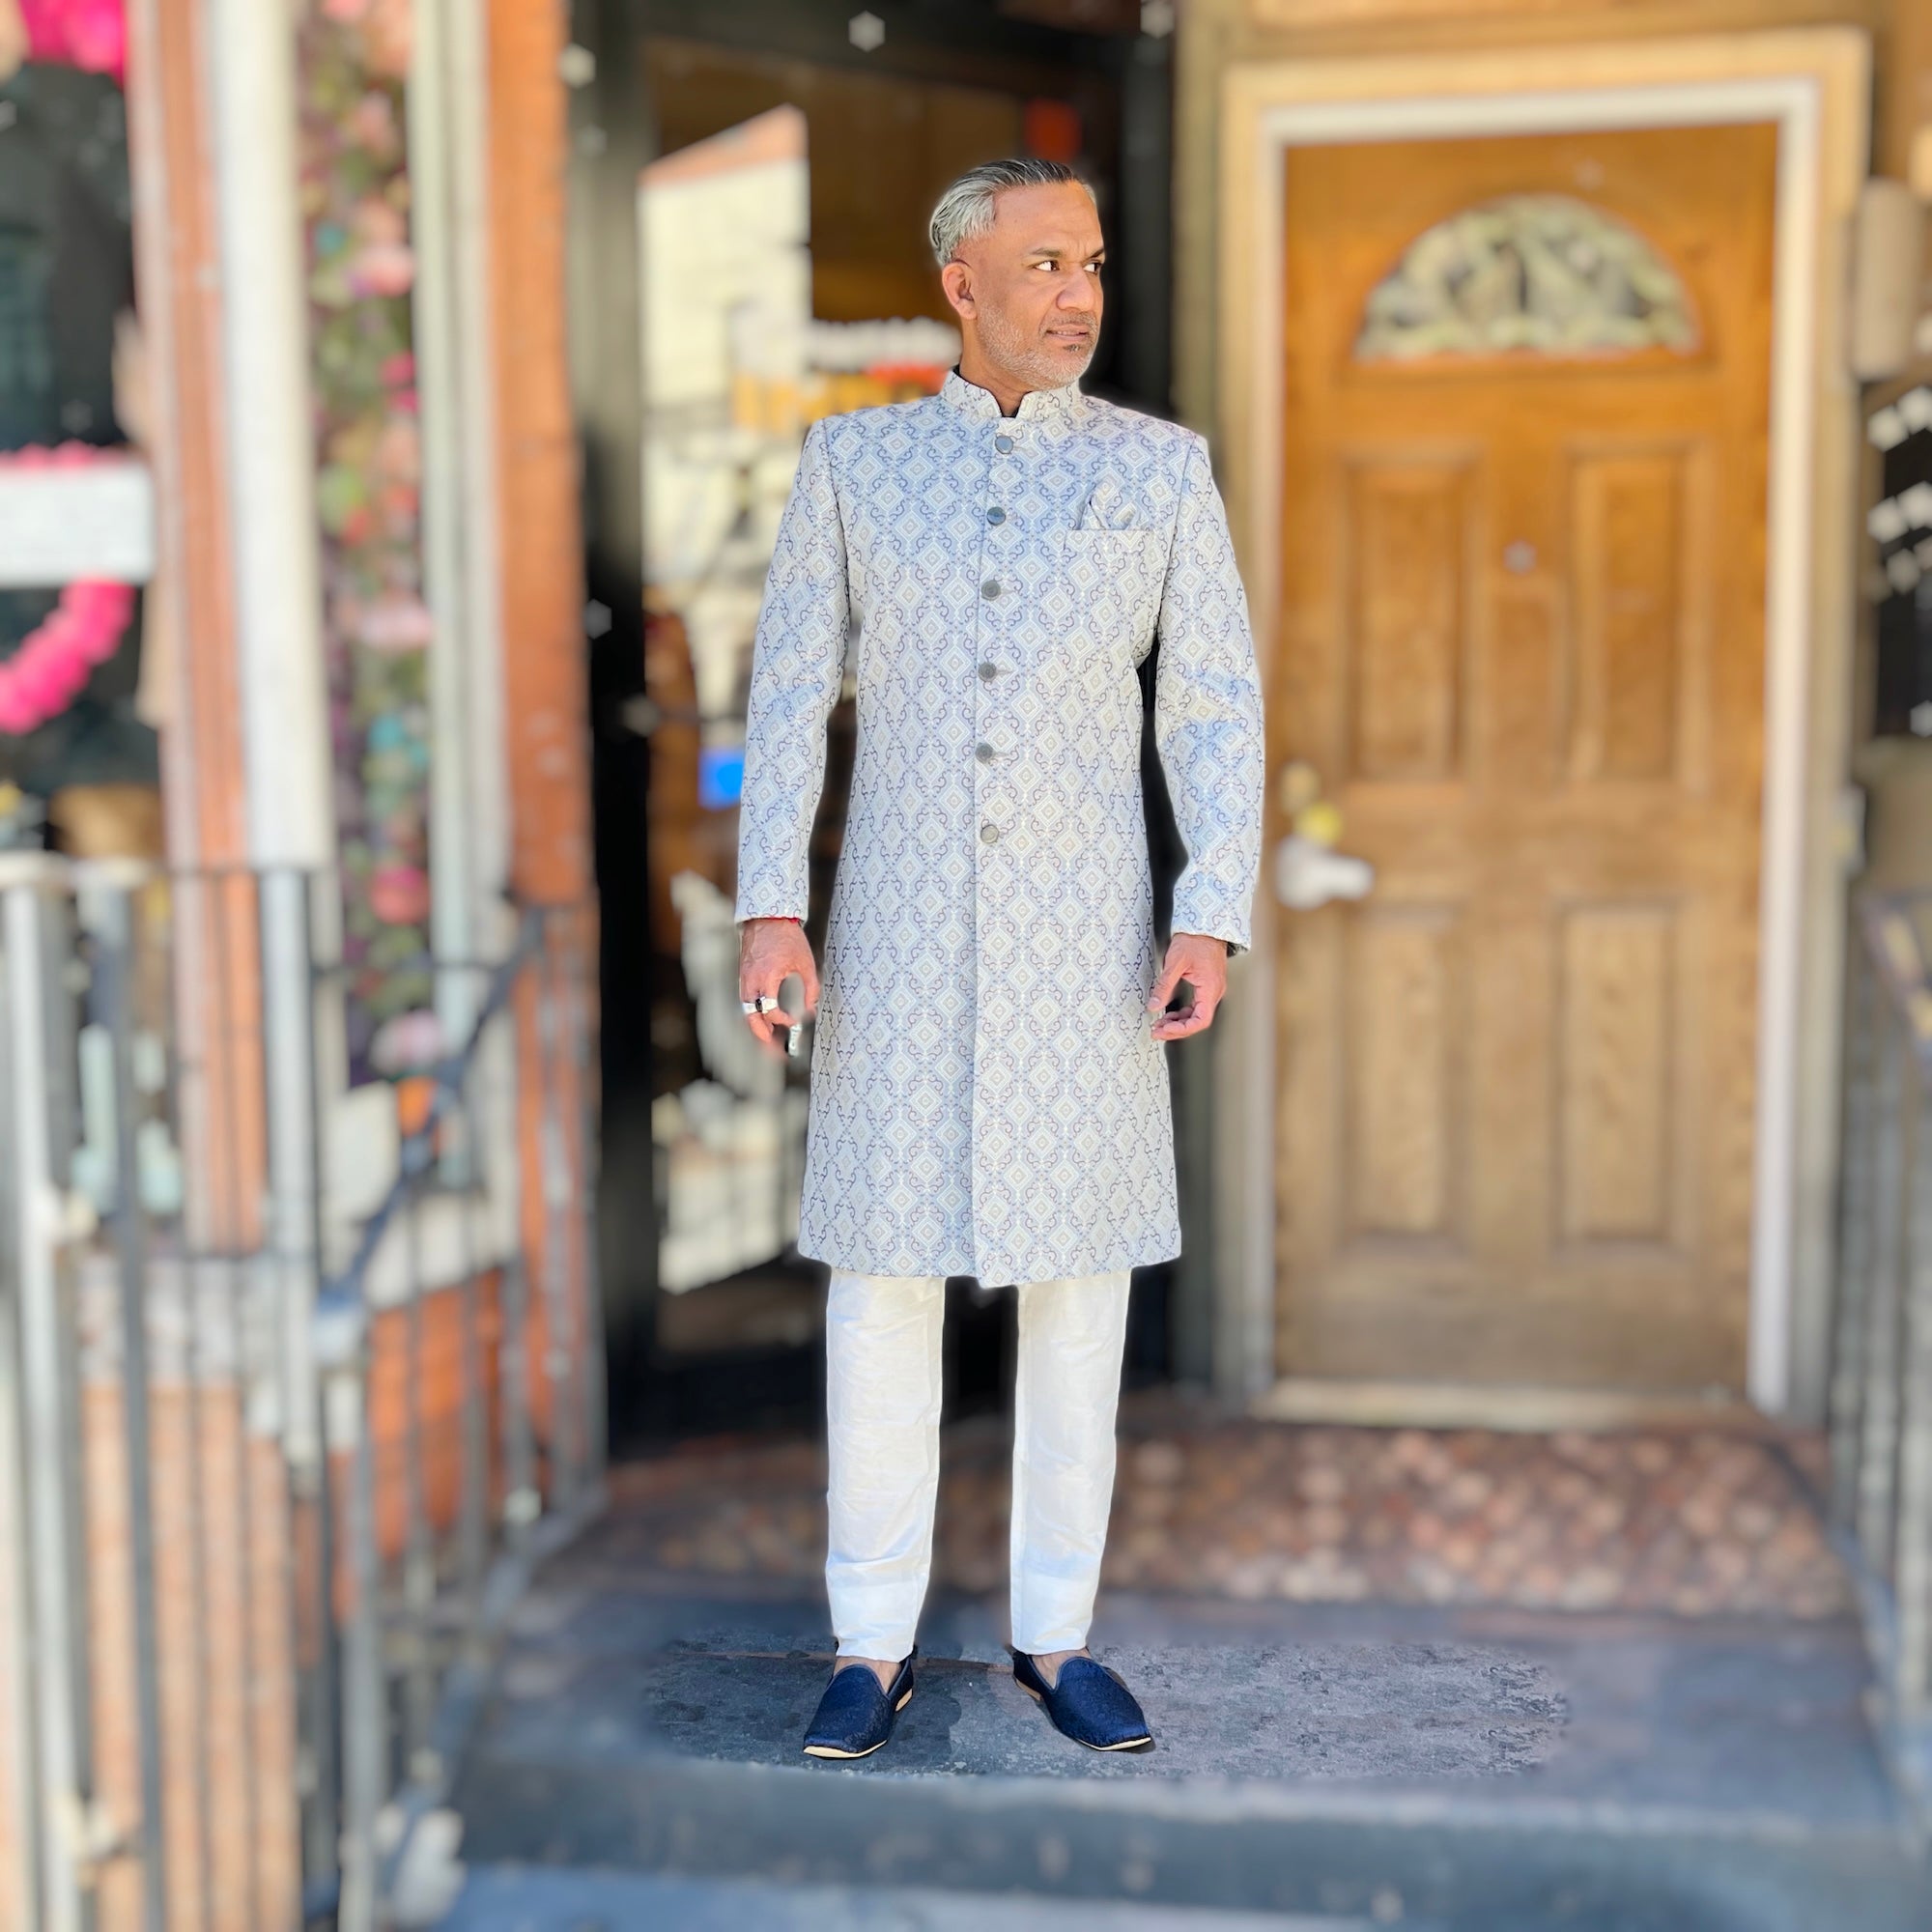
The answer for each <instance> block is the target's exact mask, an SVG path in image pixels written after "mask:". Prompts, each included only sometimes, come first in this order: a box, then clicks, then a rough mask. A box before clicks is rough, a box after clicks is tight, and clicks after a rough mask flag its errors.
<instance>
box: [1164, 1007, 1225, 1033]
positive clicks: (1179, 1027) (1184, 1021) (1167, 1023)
mask: <svg viewBox="0 0 1932 1932" xmlns="http://www.w3.org/2000/svg"><path fill="white" fill-rule="evenodd" d="M1213 1017H1214V1014H1213V1010H1212V1009H1206V1010H1204V1009H1202V1008H1201V1007H1200V1006H1199V1005H1196V1006H1192V1007H1182V1008H1181V1009H1180V1010H1179V1012H1178V1013H1163V1014H1162V1015H1161V1017H1160V1019H1159V1020H1158V1022H1156V1024H1155V1026H1154V1028H1153V1037H1154V1038H1155V1039H1185V1038H1186V1037H1188V1035H1190V1034H1196V1033H1205V1032H1206V1031H1207V1029H1208V1023H1209V1022H1210V1021H1211V1020H1212V1019H1213Z"/></svg>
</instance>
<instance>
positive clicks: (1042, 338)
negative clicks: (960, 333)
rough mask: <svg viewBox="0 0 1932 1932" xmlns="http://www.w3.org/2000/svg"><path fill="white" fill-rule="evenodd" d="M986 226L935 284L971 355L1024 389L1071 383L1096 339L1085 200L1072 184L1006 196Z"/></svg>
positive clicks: (1096, 227) (1088, 202)
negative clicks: (964, 331) (965, 332)
mask: <svg viewBox="0 0 1932 1932" xmlns="http://www.w3.org/2000/svg"><path fill="white" fill-rule="evenodd" d="M993 213H994V219H993V226H992V228H991V229H990V230H989V231H988V232H987V233H986V234H984V235H978V236H975V237H974V238H973V240H972V241H965V242H962V243H961V244H960V247H959V252H958V254H957V255H956V256H955V257H954V258H953V259H952V261H951V262H949V263H948V264H947V265H946V268H945V269H944V270H943V271H942V273H941V280H942V281H943V282H944V283H945V285H946V294H947V297H948V298H949V299H950V300H951V301H952V306H953V307H954V308H955V309H957V310H958V312H959V317H960V320H961V322H962V323H963V324H964V325H965V327H967V328H969V329H971V330H972V332H973V334H974V336H975V338H976V340H977V341H978V343H979V347H980V353H981V354H982V355H984V356H985V357H986V359H987V360H988V361H989V362H991V363H992V364H993V366H994V367H995V368H996V369H998V370H999V371H1000V372H1001V373H1002V374H1003V375H1006V376H1008V377H1009V378H1011V379H1012V380H1014V381H1016V382H1019V383H1023V384H1025V385H1026V386H1027V387H1029V388H1035V389H1060V388H1065V385H1066V384H1068V383H1072V382H1077V381H1078V380H1079V378H1080V377H1081V376H1083V375H1084V374H1085V373H1086V370H1087V365H1088V363H1090V362H1091V361H1093V359H1094V350H1095V349H1096V348H1097V347H1098V346H1099V341H1100V309H1101V305H1102V298H1101V294H1100V264H1101V263H1102V261H1103V260H1104V259H1105V257H1106V247H1105V244H1104V243H1103V242H1102V241H1101V240H1100V217H1099V215H1098V213H1096V212H1095V210H1094V198H1093V196H1092V195H1090V194H1089V193H1088V192H1087V190H1086V189H1085V188H1084V187H1082V186H1081V185H1079V184H1078V183H1077V182H1051V183H1048V184H1045V185H1042V186H1039V187H1013V188H1008V189H1007V190H1006V191H1005V193H1003V194H1002V195H1001V196H1000V197H999V199H998V200H997V201H996V202H995V203H994V204H993Z"/></svg>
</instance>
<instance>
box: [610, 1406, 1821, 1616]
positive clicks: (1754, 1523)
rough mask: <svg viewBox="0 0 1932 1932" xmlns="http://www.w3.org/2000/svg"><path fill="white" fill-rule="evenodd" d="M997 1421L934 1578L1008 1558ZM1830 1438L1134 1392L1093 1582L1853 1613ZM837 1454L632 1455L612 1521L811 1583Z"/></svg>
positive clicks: (686, 1554)
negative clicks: (1493, 1425) (1481, 1425)
mask: <svg viewBox="0 0 1932 1932" xmlns="http://www.w3.org/2000/svg"><path fill="white" fill-rule="evenodd" d="M1008 1457H1009V1436H1008V1435H1007V1433H1006V1429H1005V1425H1004V1424H1002V1423H999V1422H997V1421H993V1420H991V1419H987V1420H980V1419H975V1420H973V1421H969V1422H967V1423H964V1424H961V1425H959V1426H958V1427H956V1428H952V1429H950V1430H949V1431H948V1434H947V1438H946V1443H945V1448H944V1451H943V1456H942V1476H941V1491H940V1505H939V1521H938V1530H937V1546H936V1549H935V1553H934V1577H933V1581H934V1585H935V1587H936V1588H939V1589H953V1590H958V1591H964V1592H973V1593H983V1592H985V1591H988V1590H994V1589H997V1588H999V1587H1000V1586H1001V1584H1002V1583H1003V1582H1004V1579H1005V1577H1006V1571H1007V1535H1008V1499H1009V1476H1008ZM1823 1479H1824V1445H1823V1443H1822V1441H1821V1440H1820V1439H1819V1438H1818V1437H1816V1436H1815V1435H1806V1434H1802V1433H1784V1434H1773V1433H1769V1432H1759V1433H1735V1432H1730V1431H1725V1430H1720V1429H1717V1428H1689V1427H1687V1428H1679V1429H1667V1430H1665V1429H1660V1430H1653V1431H1643V1432H1630V1433H1618V1434H1603V1435H1583V1434H1557V1435H1525V1434H1507V1433H1503V1432H1499V1431H1488V1430H1468V1429H1465V1430H1445V1431H1423V1430H1395V1431H1389V1430H1377V1429H1356V1428H1345V1427H1333V1426H1326V1425H1321V1426H1315V1425H1294V1424H1285V1423H1269V1422H1257V1421H1248V1420H1230V1419H1227V1418H1223V1417H1216V1416H1215V1415H1213V1414H1211V1413H1208V1412H1203V1411H1199V1410H1195V1409H1191V1408H1190V1407H1188V1406H1186V1405H1182V1404H1178V1403H1175V1402H1174V1401H1172V1400H1171V1399H1169V1398H1165V1397H1157V1398H1150V1399H1145V1400H1130V1401H1129V1402H1128V1403H1126V1404H1124V1405H1123V1406H1122V1439H1121V1456H1120V1466H1119V1475H1118V1478H1117V1482H1116V1491H1115V1504H1114V1520H1113V1526H1112V1530H1111V1533H1110V1536H1109V1540H1108V1549H1107V1565H1106V1571H1105V1577H1104V1582H1105V1584H1106V1586H1107V1587H1109V1588H1111V1589H1114V1590H1127V1591H1149V1592H1163V1593H1178V1594H1182V1595H1188V1594H1195V1595H1202V1596H1211V1597H1219V1598H1226V1599H1234V1600H1236V1601H1247V1602H1266V1601H1288V1602H1295V1603H1313V1604H1321V1603H1383V1604H1411V1605H1438V1606H1447V1607H1461V1606H1474V1605H1506V1606H1510V1607H1515V1608H1522V1609H1555V1610H1577V1611H1605V1610H1615V1611H1638V1612H1646V1613H1662V1614H1665V1615H1672V1616H1681V1617H1732V1616H1751V1617H1759V1616H1761V1617H1772V1618H1788V1619H1797V1620H1801V1621H1813V1620H1824V1619H1830V1618H1835V1617H1840V1616H1843V1615H1846V1614H1847V1613H1848V1612H1849V1610H1850V1608H1851V1600H1850V1595H1849V1589H1848V1585H1847V1581H1846V1577H1845V1575H1844V1573H1843V1571H1842V1569H1841V1567H1840V1566H1839V1564H1838V1561H1837V1559H1836V1557H1835V1556H1834V1555H1833V1551H1832V1548H1831V1546H1830V1544H1829V1542H1828V1540H1827V1537H1826V1535H1825V1532H1824V1529H1823V1526H1822V1523H1821V1520H1820V1515H1819V1510H1818V1507H1817V1501H1816V1499H1817V1496H1818V1494H1819V1492H1820V1489H1821V1486H1822V1483H1823ZM824 1487H825V1462H824V1454H823V1450H822V1447H821V1446H820V1445H818V1444H817V1443H814V1442H812V1441H809V1440H804V1439H785V1440H781V1441H776V1442H756V1441H745V1442H734V1441H729V1440H722V1441H721V1440H711V1441H705V1442H697V1443H692V1444H688V1445H686V1446H684V1447H683V1448H681V1449H680V1450H679V1451H677V1452H676V1453H673V1454H669V1455H664V1456H659V1457H655V1458H652V1459H650V1460H647V1461H642V1462H636V1463H625V1464H622V1465H620V1466H619V1467H618V1468H617V1469H616V1470H615V1471H614V1472H613V1497H612V1500H613V1502H614V1503H615V1504H616V1505H617V1510H616V1516H617V1519H618V1520H619V1522H620V1523H621V1524H622V1536H623V1538H624V1539H625V1540H626V1541H627V1542H630V1541H633V1540H635V1548H636V1550H637V1553H638V1555H639V1557H640V1558H645V1559H646V1560H647V1561H648V1562H649V1564H650V1566H651V1567H652V1568H654V1569H657V1570H660V1571H668V1572H672V1573H681V1574H685V1575H688V1576H691V1577H736V1578H746V1579H750V1578H755V1577H762V1578H769V1579H774V1580H776V1579H786V1580H791V1581H798V1582H809V1581H812V1580H815V1579H816V1578H817V1577H818V1576H819V1574H820V1567H821V1565H822V1563H823V1560H824V1548H825V1509H824Z"/></svg>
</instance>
